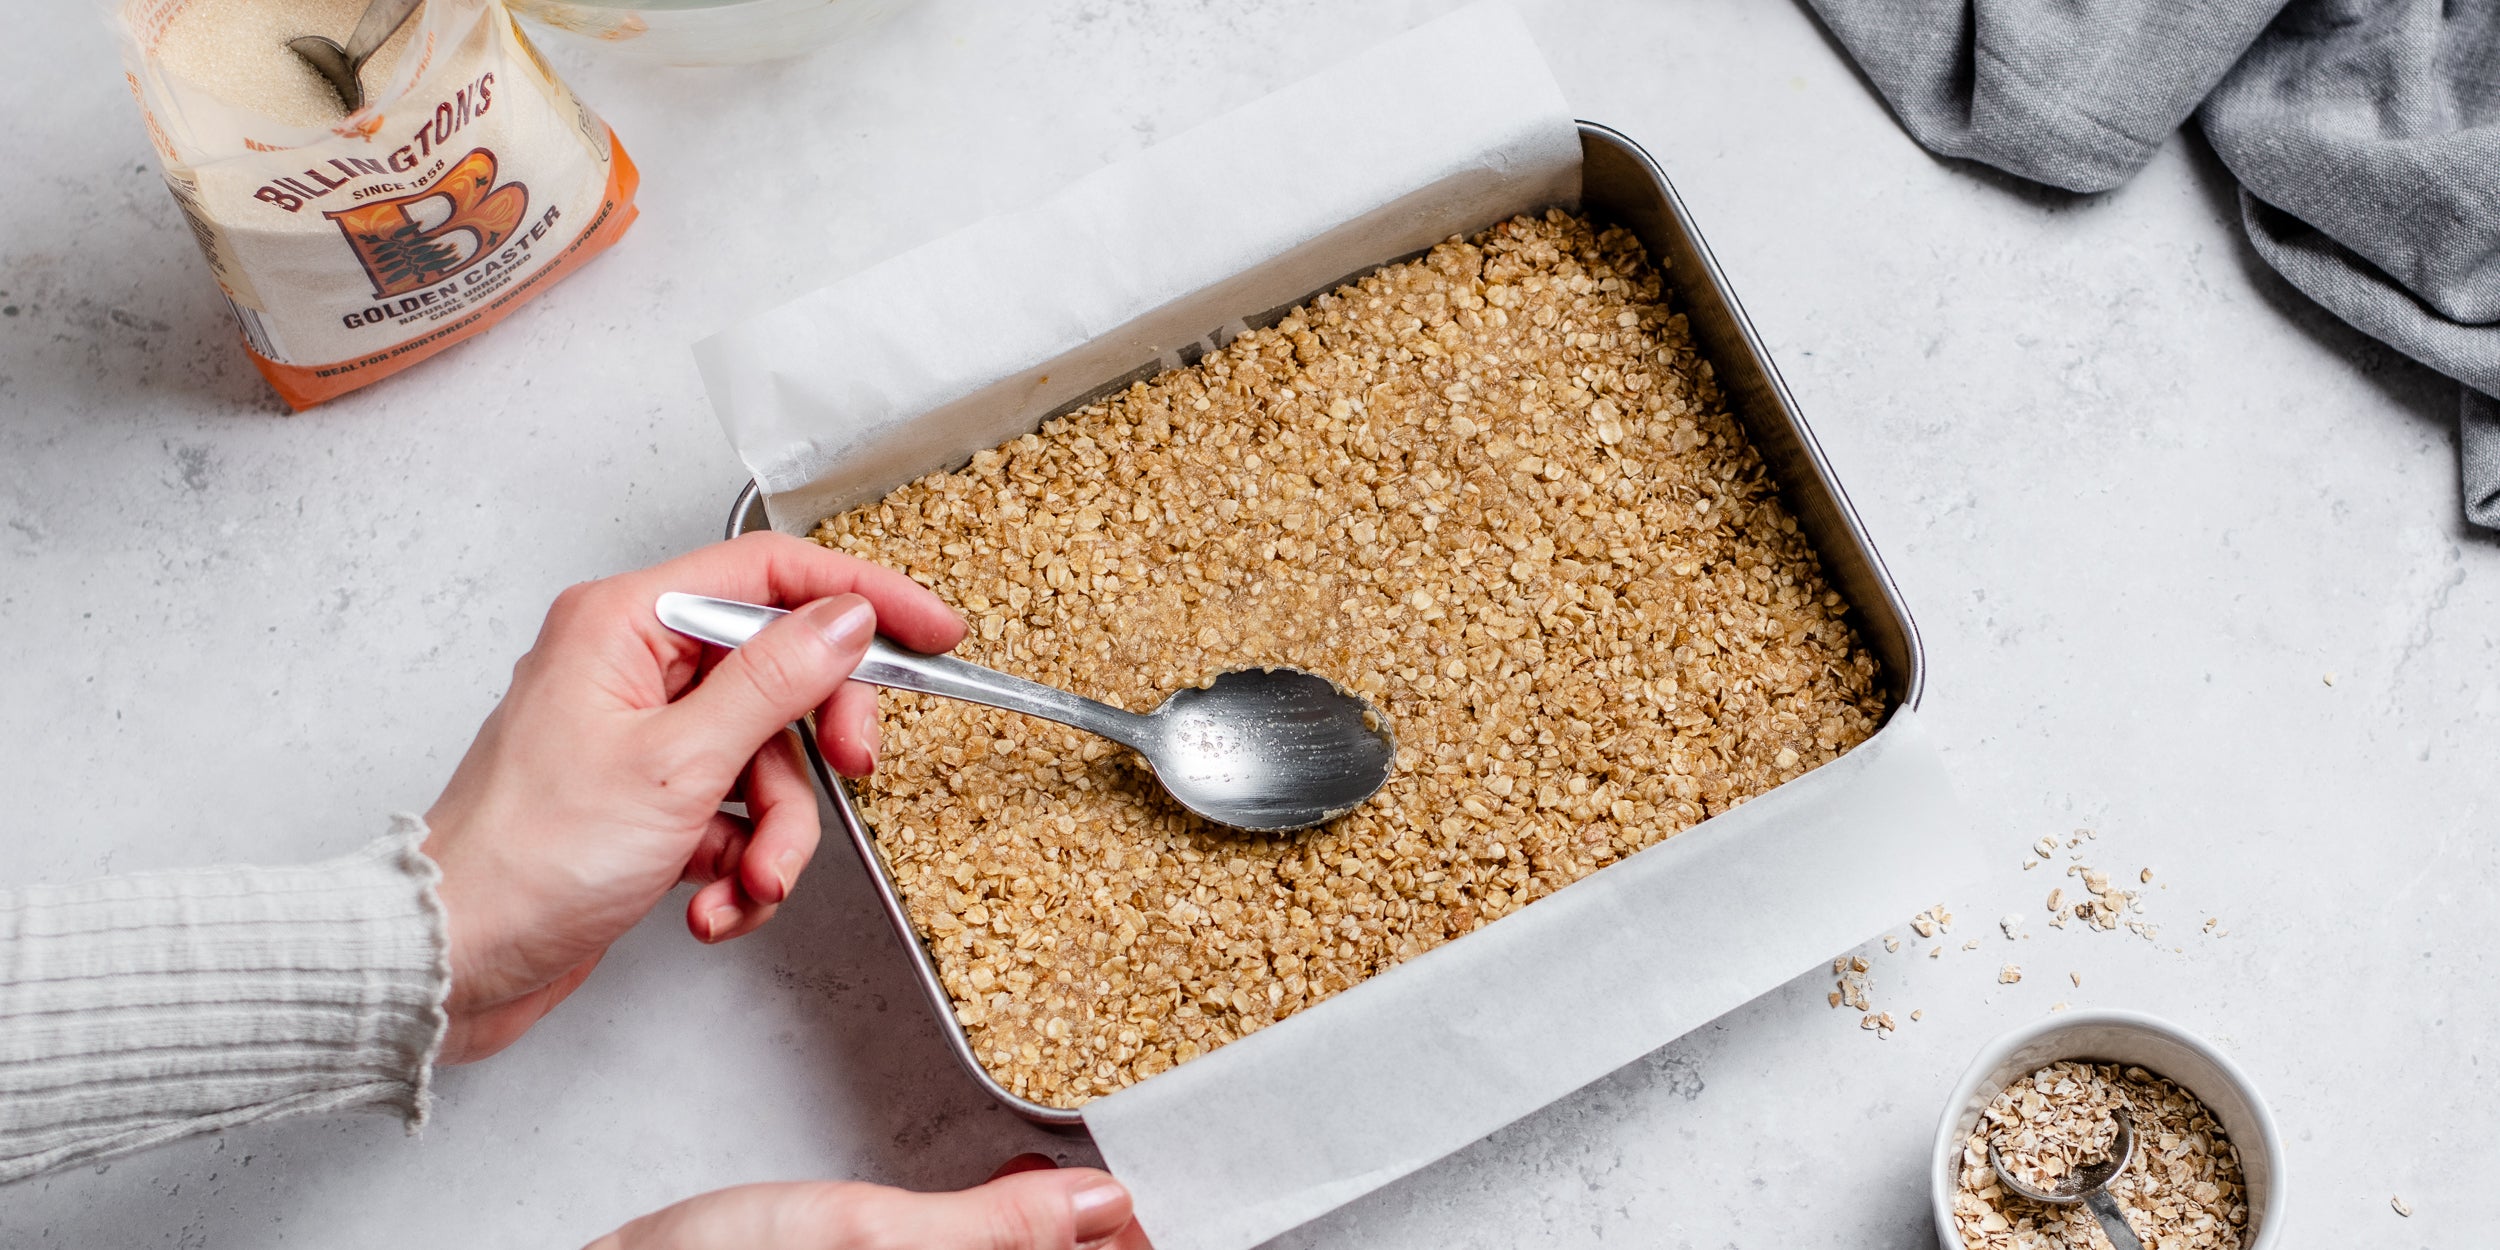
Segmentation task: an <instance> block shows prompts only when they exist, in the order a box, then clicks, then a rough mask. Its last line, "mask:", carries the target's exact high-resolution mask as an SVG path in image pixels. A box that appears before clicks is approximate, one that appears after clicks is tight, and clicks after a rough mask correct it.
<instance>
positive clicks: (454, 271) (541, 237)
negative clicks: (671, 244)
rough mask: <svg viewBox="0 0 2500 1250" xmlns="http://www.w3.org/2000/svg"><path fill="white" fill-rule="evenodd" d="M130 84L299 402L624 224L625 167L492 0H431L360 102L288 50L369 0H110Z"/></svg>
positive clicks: (364, 373) (629, 171)
mask: <svg viewBox="0 0 2500 1250" xmlns="http://www.w3.org/2000/svg"><path fill="white" fill-rule="evenodd" d="M109 3H110V4H111V13H112V19H113V25H114V28H115V30H116V31H117V32H118V33H119V35H120V36H121V42H122V49H123V59H124V62H125V64H126V66H127V68H128V71H129V79H130V87H131V91H132V92H133V93H134V94H135V95H137V97H138V99H139V107H140V109H141V110H142V111H143V113H144V114H145V116H146V120H147V127H148V137H149V138H150V140H151V141H153V142H154V144H155V146H156V151H157V155H158V157H159V158H160V159H161V160H162V162H163V164H164V169H165V182H166V185H167V186H168V187H169V188H170V189H171V190H172V191H173V196H174V201H175V203H177V204H179V205H180V206H181V208H182V212H183V215H184V217H186V218H187V219H188V220H189V222H190V226H191V231H192V234H193V235H194V236H195V237H196V238H197V239H198V240H199V244H200V250H201V251H202V252H204V253H205V254H206V255H207V257H208V264H209V269H210V271H211V272H212V273H213V274H214V275H215V276H216V279H217V283H218V285H219V286H220V287H222V288H224V290H225V294H226V300H227V302H228V304H230V305H231V306H232V307H233V309H234V316H235V321H236V322H237V323H238V324H239V325H240V326H241V328H242V332H243V344H244V349H245V350H246V351H248V352H249V353H251V357H252V363H253V364H255V365H257V366H258V367H259V369H260V371H261V374H262V376H264V377H266V378H268V379H269V384H270V385H271V386H272V387H274V388H276V389H277V392H278V394H279V395H280V396H281V397H282V398H284V399H285V400H286V401H287V403H288V404H290V405H292V406H294V407H295V408H298V409H302V408H306V407H310V406H311V405H313V404H317V403H320V402H321V401H323V400H325V399H330V398H333V397H335V396H337V395H341V394H344V393H345V392H347V391H350V390H354V389H355V388H357V387H359V386H363V385H365V384H366V383H369V382H372V381H375V380H377V379H379V378H382V377H386V376H388V375H390V374H392V373H396V372H398V371H399V370H401V369H404V368H407V367H408V366H410V365H412V364H415V363H417V362H418V361H420V360H423V359H425V358H426V357H428V356H431V355H433V354H434V353H436V352H439V351H441V350H443V349H444V348H446V347H449V346H451V345H452V344H454V343H457V342H459V341H460V340H462V339H465V338H467V337H469V336H470V335H473V334H476V333H478V332H479V331H482V330H484V329H486V328H487V327H488V326H491V325H493V324H494V323H495V322H497V321H498V320H501V319H502V318H503V317H504V315H505V314H507V313H509V312H511V311H512V310H513V308H515V307H516V306H518V305H519V304H520V303H521V301H523V300H526V299H528V298H530V297H531V296H533V295H536V294H537V293H539V292H540V291H543V290H545V289H546V288H547V287H548V286H549V285H551V284H552V283H554V282H555V280H556V279H558V278H561V277H563V276H564V275H565V274H567V273H569V272H571V271H572V270H573V268H574V267H576V266H578V265H580V264H581V263H582V262H583V261H584V260H587V259H589V258H590V257H591V256H592V255H594V254H596V253H597V252H598V251H599V250H600V249H602V248H605V247H606V246H608V245H609V244H610V243H613V242H615V241H616V239H617V237H618V236H619V235H622V234H623V233H624V232H625V228H626V226H628V225H629V224H631V223H632V221H633V219H634V206H633V205H634V188H635V183H636V175H635V171H634V165H633V162H632V161H631V160H630V159H628V158H627V157H626V155H625V150H624V148H623V147H622V146H620V145H619V144H618V143H617V142H616V136H615V135H614V134H613V133H612V132H610V131H609V129H608V127H607V124H606V123H604V122H602V121H600V120H599V118H598V117H597V116H596V115H594V114H593V113H592V112H591V111H590V110H589V109H588V108H587V107H585V106H584V105H583V104H582V102H581V101H580V99H578V98H577V97H575V96H574V94H573V93H572V91H571V90H570V89H569V88H567V87H566V86H565V85H564V84H563V83H562V82H560V81H558V80H557V78H556V76H555V73H554V72H553V71H552V70H550V69H549V68H548V66H547V64H546V62H545V61H544V60H542V59H540V57H539V55H538V52H537V50H536V49H534V48H532V47H531V46H530V45H529V42H528V40H527V39H526V38H524V37H523V36H522V34H521V32H520V29H519V28H518V27H516V26H515V25H514V24H513V22H512V17H511V15H510V14H509V13H507V12H506V11H505V9H504V6H503V4H502V0H427V3H426V4H425V5H424V7H423V8H421V9H420V10H418V12H417V15H416V16H415V17H414V18H411V19H410V20H409V21H408V23H407V24H406V25H404V26H402V27H401V28H400V29H399V31H398V32H397V33H396V34H394V35H393V36H392V37H391V39H390V40H389V41H387V42H386V43H384V44H383V45H382V47H381V49H380V50H379V51H377V52H376V53H375V55H374V56H373V58H372V59H371V60H369V61H367V62H366V63H365V67H364V72H363V74H362V76H361V77H362V81H363V83H364V87H365V106H364V107H363V108H362V109H359V110H358V111H356V112H354V113H352V114H351V113H349V112H347V110H346V109H345V107H344V106H343V105H342V104H341V103H340V101H339V98H338V94H337V92H336V91H335V90H334V89H333V88H332V87H331V86H330V84H329V83H328V82H327V81H326V80H324V79H323V78H322V77H321V76H320V75H319V74H316V73H315V72H313V70H312V68H311V67H310V66H309V65H306V64H305V63H304V62H303V60H302V58H300V57H298V56H297V55H296V54H295V53H294V52H293V51H291V50H290V49H288V48H287V46H286V43H287V40H289V39H292V38H294V37H296V36H298V35H315V34H317V35H327V36H329V37H330V38H332V39H336V40H339V41H341V42H344V41H345V39H346V37H347V34H348V32H349V31H350V30H352V29H353V28H354V27H355V25H356V19H357V17H358V16H359V15H360V14H361V13H362V12H363V10H364V7H365V0H109Z"/></svg>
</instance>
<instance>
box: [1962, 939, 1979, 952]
mask: <svg viewBox="0 0 2500 1250" xmlns="http://www.w3.org/2000/svg"><path fill="white" fill-rule="evenodd" d="M1962 949H1963V950H1966V951H1975V950H1978V949H1979V939H1978V938H1972V939H1971V940H1969V941H1967V942H1964V943H1962Z"/></svg>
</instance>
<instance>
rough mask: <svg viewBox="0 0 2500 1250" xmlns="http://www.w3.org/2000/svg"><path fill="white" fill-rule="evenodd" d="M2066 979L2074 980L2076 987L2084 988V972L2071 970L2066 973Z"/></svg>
mask: <svg viewBox="0 0 2500 1250" xmlns="http://www.w3.org/2000/svg"><path fill="white" fill-rule="evenodd" d="M2066 979H2067V980H2069V981H2072V982H2074V983H2075V988H2076V989H2082V988H2083V974H2082V973H2080V972H2069V973H2067V974H2066Z"/></svg>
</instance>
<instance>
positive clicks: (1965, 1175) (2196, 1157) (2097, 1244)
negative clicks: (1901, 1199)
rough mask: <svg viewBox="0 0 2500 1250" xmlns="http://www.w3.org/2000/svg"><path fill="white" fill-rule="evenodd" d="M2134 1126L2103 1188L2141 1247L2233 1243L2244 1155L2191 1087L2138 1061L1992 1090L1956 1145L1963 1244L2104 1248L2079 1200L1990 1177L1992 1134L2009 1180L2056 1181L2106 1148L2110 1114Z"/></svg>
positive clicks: (2224, 1247)
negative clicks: (2056, 1200) (2126, 1156)
mask: <svg viewBox="0 0 2500 1250" xmlns="http://www.w3.org/2000/svg"><path fill="white" fill-rule="evenodd" d="M2121 1107H2124V1108H2126V1109H2127V1113H2128V1119H2129V1120H2131V1121H2132V1122H2133V1123H2134V1125H2135V1157H2134V1158H2133V1159H2132V1160H2131V1161H2129V1163H2128V1164H2127V1170H2126V1171H2124V1172H2121V1173H2119V1175H2118V1178H2117V1179H2116V1180H2113V1181H2111V1182H2110V1185H2109V1192H2110V1194H2111V1196H2113V1197H2115V1198H2117V1199H2118V1205H2119V1206H2120V1207H2121V1208H2122V1209H2124V1210H2125V1211H2126V1213H2127V1223H2128V1225H2129V1226H2130V1227H2132V1228H2133V1229H2134V1230H2135V1234H2136V1236H2137V1237H2138V1238H2139V1239H2140V1240H2142V1241H2143V1243H2144V1245H2145V1248H2146V1250H2239V1247H2240V1244H2241V1242H2242V1240H2243V1233H2244V1232H2245V1231H2246V1229H2247V1227H2248V1192H2247V1188H2246V1186H2245V1184H2244V1183H2243V1182H2242V1180H2241V1178H2240V1154H2239V1150H2238V1148H2236V1147H2234V1146H2233V1145H2232V1144H2231V1139H2230V1137H2229V1136H2228V1135H2226V1134H2225V1133H2224V1132H2223V1131H2222V1125H2221V1124H2219V1123H2217V1122H2216V1121H2215V1120H2214V1118H2213V1113H2212V1112H2210V1111H2207V1110H2206V1109H2205V1104H2204V1103H2202V1102H2199V1101H2197V1099H2196V1096H2195V1095H2194V1094H2191V1093H2189V1092H2187V1091H2186V1090H2184V1089H2181V1088H2179V1086H2178V1085H2176V1084H2174V1083H2172V1082H2171V1081H2168V1080H2165V1079H2164V1078H2162V1077H2160V1076H2156V1075H2154V1074H2153V1073H2151V1072H2147V1071H2145V1070H2144V1069H2142V1068H2139V1067H2132V1066H2129V1067H2121V1066H2120V1065H2118V1064H2114V1063H2076V1062H2064V1063H2053V1064H2050V1065H2048V1066H2047V1067H2044V1068H2041V1069H2040V1070H2038V1071H2036V1072H2033V1073H2032V1074H2031V1075H2029V1076H2026V1077H2024V1078H2022V1079H2020V1080H2017V1081H2015V1082H2014V1083H2013V1084H2012V1085H2009V1086H2007V1087H2006V1088H2005V1091H2004V1092H2003V1093H2000V1094H1998V1095H1997V1097H1996V1099H1995V1100H1994V1101H1993V1102H1990V1103H1989V1104H1988V1109H1987V1110H1986V1111H1985V1112H1984V1113H1982V1114H1981V1116H1980V1122H1979V1125H1978V1127H1977V1128H1975V1129H1974V1130H1972V1132H1971V1135H1970V1138H1969V1139H1968V1140H1967V1141H1966V1142H1964V1143H1963V1146H1962V1175H1961V1185H1960V1188H1959V1191H1958V1192H1957V1193H1955V1194H1954V1196H1953V1223H1954V1231H1955V1232H1957V1233H1959V1234H1960V1235H1961V1238H1962V1244H1963V1245H1965V1246H1967V1247H1970V1250H2108V1246H2109V1238H2108V1236H2107V1235H2106V1234H2104V1233H2103V1232H2102V1231H2101V1226H2100V1224H2099V1223H2098V1222H2097V1221H2095V1220H2094V1219H2093V1218H2092V1214H2091V1212H2089V1211H2086V1210H2084V1209H2083V1207H2082V1206H2081V1205H2079V1204H2078V1205H2072V1206H2048V1205H2044V1204H2041V1203H2036V1202H2032V1201H2030V1200H2029V1199H2026V1198H2018V1197H2015V1196H2014V1195H2013V1194H2011V1193H2008V1192H2006V1191H2005V1190H2003V1189H2002V1188H2000V1187H1999V1186H1998V1184H1997V1179H1996V1169H1995V1168H1994V1167H1992V1166H1990V1164H1989V1162H1988V1144H1989V1143H1990V1142H1991V1141H1993V1142H1995V1143H1996V1147H1997V1153H1998V1155H1999V1156H2000V1157H2002V1158H2003V1159H2004V1160H2005V1165H2006V1166H2007V1167H2008V1168H2010V1169H2012V1170H2013V1172H2014V1176H2015V1177H2016V1179H2018V1180H2021V1181H2023V1182H2024V1183H2025V1184H2028V1185H2031V1186H2033V1187H2035V1188H2039V1189H2056V1188H2058V1187H2059V1186H2060V1185H2061V1184H2062V1183H2063V1182H2064V1180H2065V1178H2066V1177H2067V1176H2068V1175H2069V1174H2071V1173H2073V1172H2074V1171H2075V1170H2076V1169H2077V1168H2080V1167H2082V1166H2083V1165H2085V1164H2089V1163H2096V1162H2099V1161H2100V1160H2103V1159H2106V1158H2108V1157H2109V1150H2110V1145H2111V1143H2112V1142H2114V1141H2115V1140H2116V1139H2117V1136H2118V1121H2117V1119H2116V1118H2115V1112H2116V1111H2117V1110H2118V1109H2119V1108H2121Z"/></svg>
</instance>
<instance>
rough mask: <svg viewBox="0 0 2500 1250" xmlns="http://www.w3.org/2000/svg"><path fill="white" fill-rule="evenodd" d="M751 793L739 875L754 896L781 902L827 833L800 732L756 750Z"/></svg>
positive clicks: (749, 769)
mask: <svg viewBox="0 0 2500 1250" xmlns="http://www.w3.org/2000/svg"><path fill="white" fill-rule="evenodd" d="M837 697H838V696H837ZM746 798H747V811H748V813H749V814H750V815H751V816H752V818H753V819H754V822H755V834H754V837H753V838H752V839H751V840H750V841H749V842H748V843H747V849H746V855H745V857H744V858H743V860H742V861H741V862H740V864H739V873H738V880H739V883H740V884H741V885H743V886H744V887H745V889H746V894H747V897H748V898H751V899H754V900H756V901H758V902H763V903H781V902H783V901H786V900H787V899H788V898H789V897H790V889H791V887H793V886H795V885H797V884H798V880H799V872H800V870H801V869H804V868H805V867H807V861H808V859H809V858H810V857H812V856H814V855H815V854H816V842H817V839H818V838H819V837H820V836H821V835H822V832H823V829H822V826H820V825H819V824H818V822H817V818H816V785H815V783H814V782H811V781H809V780H808V779H807V766H806V765H805V764H804V763H802V762H801V761H800V759H799V739H798V735H796V734H794V733H791V732H790V731H789V730H787V729H784V730H782V731H781V732H780V733H779V734H777V735H775V736H774V737H773V738H772V740H770V741H768V742H766V743H765V744H764V749H763V750H761V751H758V752H756V753H755V758H754V760H752V761H751V762H749V763H748V764H747V772H746Z"/></svg>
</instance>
